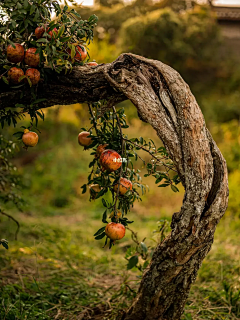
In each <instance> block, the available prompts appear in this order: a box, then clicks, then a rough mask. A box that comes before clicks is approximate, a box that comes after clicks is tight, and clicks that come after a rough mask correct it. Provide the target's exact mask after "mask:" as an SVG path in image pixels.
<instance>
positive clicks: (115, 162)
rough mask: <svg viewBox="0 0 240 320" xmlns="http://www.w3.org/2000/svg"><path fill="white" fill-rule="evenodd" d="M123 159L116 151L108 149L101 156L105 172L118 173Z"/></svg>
mask: <svg viewBox="0 0 240 320" xmlns="http://www.w3.org/2000/svg"><path fill="white" fill-rule="evenodd" d="M121 160H122V158H121V156H120V154H118V153H117V152H116V151H114V150H111V149H107V150H104V151H103V152H102V154H101V156H100V164H101V166H102V167H103V169H104V170H107V171H116V170H117V169H119V168H120V167H121V165H122V162H121Z"/></svg>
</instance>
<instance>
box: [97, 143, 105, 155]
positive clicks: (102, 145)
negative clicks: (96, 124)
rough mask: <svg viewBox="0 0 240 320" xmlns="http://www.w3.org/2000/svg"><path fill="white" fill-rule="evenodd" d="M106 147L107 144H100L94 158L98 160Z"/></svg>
mask: <svg viewBox="0 0 240 320" xmlns="http://www.w3.org/2000/svg"><path fill="white" fill-rule="evenodd" d="M107 146H108V144H106V143H104V144H100V145H99V146H98V147H97V150H96V158H99V157H100V156H101V154H102V152H103V151H104V150H105V149H106V147H107Z"/></svg>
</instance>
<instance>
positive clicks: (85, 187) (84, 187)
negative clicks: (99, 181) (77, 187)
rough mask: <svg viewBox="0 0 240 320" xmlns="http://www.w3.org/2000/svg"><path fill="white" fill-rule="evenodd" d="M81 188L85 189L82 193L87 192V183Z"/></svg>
mask: <svg viewBox="0 0 240 320" xmlns="http://www.w3.org/2000/svg"><path fill="white" fill-rule="evenodd" d="M81 189H83V190H82V194H83V193H86V191H87V185H86V184H84V185H83V186H81Z"/></svg>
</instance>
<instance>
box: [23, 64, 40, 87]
mask: <svg viewBox="0 0 240 320" xmlns="http://www.w3.org/2000/svg"><path fill="white" fill-rule="evenodd" d="M25 76H26V77H28V78H29V79H30V81H31V83H32V85H33V86H35V85H36V84H38V82H39V80H40V72H39V71H38V70H37V69H34V68H29V69H27V71H26V73H25Z"/></svg>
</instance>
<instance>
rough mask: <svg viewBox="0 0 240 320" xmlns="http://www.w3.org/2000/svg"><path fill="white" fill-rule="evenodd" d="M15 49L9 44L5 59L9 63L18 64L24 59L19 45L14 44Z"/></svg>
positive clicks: (22, 49) (21, 47)
mask: <svg viewBox="0 0 240 320" xmlns="http://www.w3.org/2000/svg"><path fill="white" fill-rule="evenodd" d="M14 45H15V48H13V46H12V45H11V44H10V45H9V46H8V47H7V59H8V61H10V62H13V63H18V62H21V61H23V58H24V48H23V46H22V45H21V44H19V43H14Z"/></svg>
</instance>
